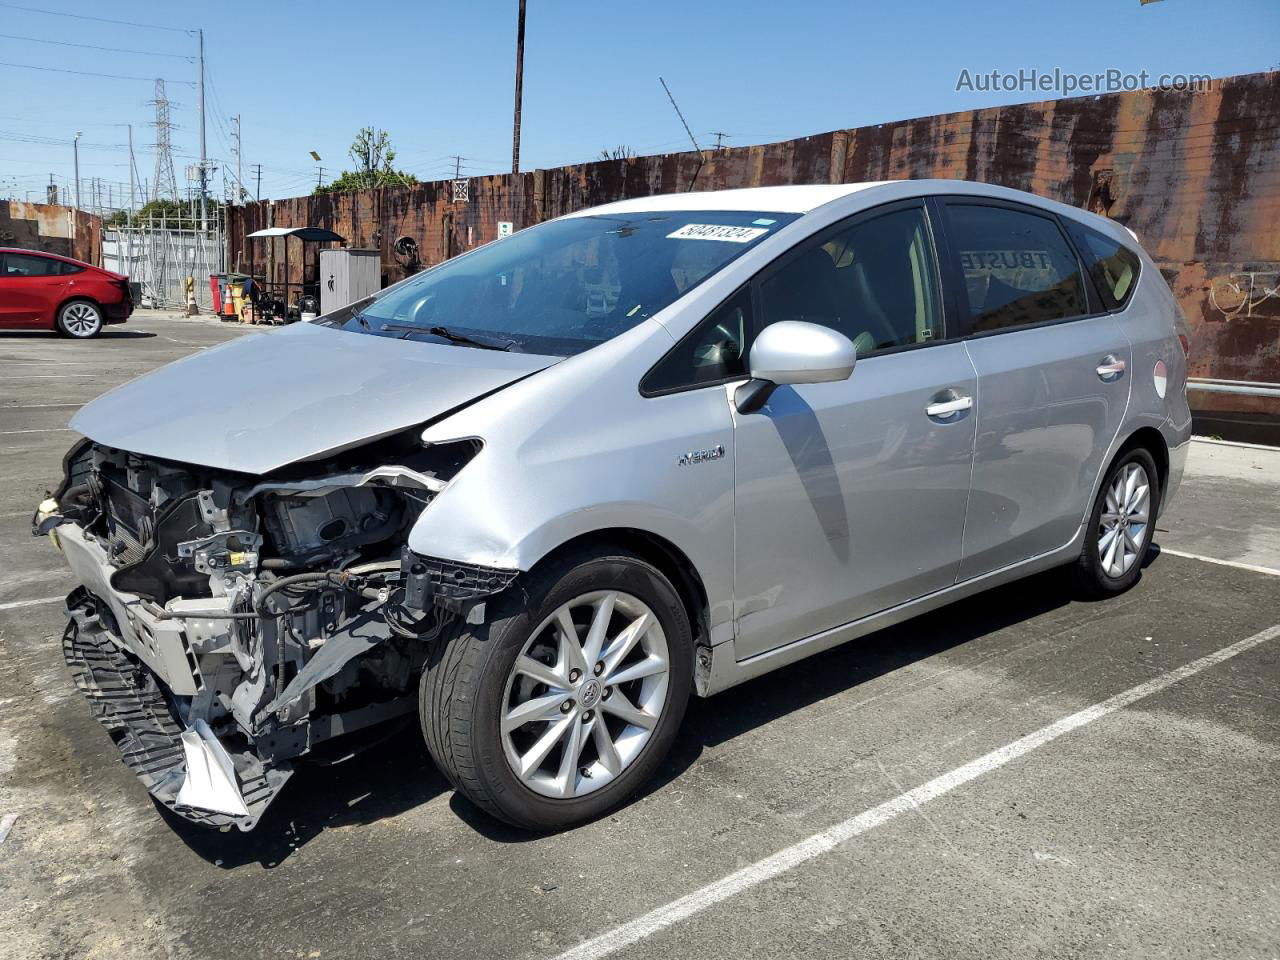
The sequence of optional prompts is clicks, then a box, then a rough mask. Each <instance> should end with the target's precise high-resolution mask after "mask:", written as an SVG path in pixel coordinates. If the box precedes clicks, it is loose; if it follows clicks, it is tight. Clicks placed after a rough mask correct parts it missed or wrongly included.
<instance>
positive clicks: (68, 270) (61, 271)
mask: <svg viewBox="0 0 1280 960" xmlns="http://www.w3.org/2000/svg"><path fill="white" fill-rule="evenodd" d="M54 263H55V264H57V273H58V276H60V277H66V276H70V275H71V274H73V273H80V272H82V271H83V270H84V267H82V266H80V264H78V263H67V262H66V261H65V260H55V261H54Z"/></svg>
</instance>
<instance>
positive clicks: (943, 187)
mask: <svg viewBox="0 0 1280 960" xmlns="http://www.w3.org/2000/svg"><path fill="white" fill-rule="evenodd" d="M864 191H872V192H874V193H876V194H877V195H879V197H880V198H883V200H885V201H886V202H888V201H892V200H902V199H909V198H914V197H928V196H938V197H949V196H957V195H959V196H975V197H989V198H992V199H997V200H1011V201H1014V202H1016V203H1022V204H1026V205H1029V206H1033V207H1039V208H1040V209H1042V210H1050V211H1053V212H1056V213H1058V214H1060V215H1062V216H1066V217H1070V218H1072V219H1074V220H1076V221H1079V222H1081V223H1084V224H1086V225H1088V226H1091V227H1093V228H1095V229H1097V230H1100V231H1102V232H1103V233H1107V234H1110V235H1111V236H1112V237H1113V238H1114V239H1116V240H1117V241H1119V242H1121V243H1125V244H1128V243H1130V242H1133V243H1137V244H1139V245H1141V241H1140V240H1139V238H1138V235H1137V234H1136V233H1134V231H1133V230H1131V229H1129V228H1128V227H1126V226H1124V225H1123V224H1121V223H1119V222H1118V221H1115V220H1111V219H1109V218H1107V217H1103V216H1099V215H1098V214H1095V213H1093V212H1092V211H1089V210H1085V209H1082V208H1080V207H1073V206H1069V205H1068V204H1065V203H1060V202H1059V201H1057V200H1051V199H1049V198H1048V197H1043V196H1040V195H1039V194H1034V193H1029V192H1027V191H1025V190H1016V189H1013V188H1011V187H1005V186H1001V185H1000V184H995V183H983V182H981V181H977V180H942V179H930V178H924V179H919V180H917V179H911V178H907V179H903V180H867V181H863V182H861V183H819V184H796V185H791V186H780V187H745V188H742V189H736V190H702V191H695V192H691V193H690V192H686V193H666V194H657V195H655V196H651V197H633V198H631V199H629V200H618V201H615V202H613V203H606V204H602V205H601V206H598V207H588V208H586V209H583V210H576V211H574V212H573V213H570V214H566V215H565V216H564V217H561V218H560V219H569V218H572V217H590V216H596V215H599V214H612V213H660V212H671V211H677V210H703V211H707V212H715V211H722V210H733V211H740V210H745V211H753V210H758V211H760V212H761V213H766V212H767V213H798V214H808V213H813V212H814V211H816V210H818V209H819V208H820V207H823V206H826V205H827V204H829V203H833V202H835V201H837V200H840V199H842V198H844V197H849V196H852V195H854V194H857V193H861V192H864ZM871 202H872V203H873V204H874V203H876V202H878V199H872V200H871Z"/></svg>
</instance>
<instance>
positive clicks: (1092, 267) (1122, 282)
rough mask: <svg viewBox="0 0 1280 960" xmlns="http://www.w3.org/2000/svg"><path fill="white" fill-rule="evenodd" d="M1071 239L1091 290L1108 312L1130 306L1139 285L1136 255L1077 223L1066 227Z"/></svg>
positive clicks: (1139, 264) (1138, 262) (1138, 265)
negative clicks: (1090, 283)
mask: <svg viewBox="0 0 1280 960" xmlns="http://www.w3.org/2000/svg"><path fill="white" fill-rule="evenodd" d="M1067 230H1068V231H1069V232H1070V234H1071V239H1073V240H1074V241H1075V242H1076V246H1077V247H1078V248H1079V249H1080V255H1081V256H1082V257H1084V261H1085V264H1086V265H1087V266H1088V268H1089V275H1090V276H1091V277H1093V283H1094V286H1096V287H1097V288H1098V292H1099V293H1100V294H1102V301H1103V302H1104V303H1105V304H1106V305H1107V308H1108V309H1109V310H1118V309H1120V308H1121V307H1123V306H1124V305H1125V304H1126V303H1128V302H1129V297H1130V296H1131V295H1132V294H1133V288H1134V287H1136V286H1137V285H1138V270H1139V269H1140V266H1141V261H1140V260H1139V259H1138V255H1137V254H1136V253H1134V252H1133V251H1132V250H1129V249H1127V248H1126V247H1124V246H1122V245H1121V244H1119V243H1117V242H1116V241H1115V240H1112V239H1111V238H1110V237H1108V236H1105V235H1104V234H1101V233H1099V232H1098V231H1097V230H1090V229H1089V228H1088V227H1086V226H1083V225H1082V224H1079V223H1070V222H1069V223H1068V224H1067Z"/></svg>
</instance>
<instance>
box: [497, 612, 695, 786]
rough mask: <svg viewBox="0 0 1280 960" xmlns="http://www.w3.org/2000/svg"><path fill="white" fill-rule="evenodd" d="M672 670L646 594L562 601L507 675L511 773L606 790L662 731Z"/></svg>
mask: <svg viewBox="0 0 1280 960" xmlns="http://www.w3.org/2000/svg"><path fill="white" fill-rule="evenodd" d="M670 670H671V658H670V654H669V651H668V648H667V638H666V635H665V634H664V633H663V630H662V626H661V624H660V623H659V622H658V618H657V617H656V616H655V615H654V613H653V611H652V610H651V609H650V608H649V607H648V605H647V604H645V603H644V602H643V601H641V600H640V599H638V598H637V597H634V596H632V595H630V594H627V593H623V592H621V591H616V590H608V591H596V592H592V593H588V594H584V595H582V596H580V597H577V598H575V599H573V600H570V601H569V602H568V603H565V604H562V605H561V606H560V607H558V608H557V609H556V610H555V611H554V612H553V613H552V614H551V615H550V616H549V617H547V618H546V619H545V620H543V622H542V623H541V624H539V625H538V628H537V629H536V630H534V631H533V633H532V634H531V636H530V638H529V640H528V642H526V643H525V645H524V648H523V649H522V650H521V651H520V655H519V656H518V657H516V660H515V663H514V664H513V665H512V668H511V673H510V676H509V677H508V678H507V685H506V690H505V692H504V694H503V699H502V706H501V710H502V715H501V717H500V721H499V724H500V729H501V735H502V747H503V752H504V754H505V755H506V758H507V762H508V763H509V764H510V766H511V769H512V770H513V771H514V772H515V774H516V776H517V777H518V778H519V779H520V781H521V782H522V783H524V785H525V786H527V787H528V788H529V789H530V790H533V791H534V792H536V793H539V794H542V795H543V796H547V797H557V798H563V799H571V798H574V797H580V796H583V795H585V794H588V793H591V792H592V791H595V790H598V789H600V788H601V787H603V786H604V785H605V784H607V783H609V782H611V781H612V780H614V779H616V778H617V777H618V776H619V775H621V774H622V772H623V771H624V770H626V769H627V767H629V766H630V765H631V764H632V763H633V762H634V761H635V759H636V758H637V757H638V756H639V755H640V753H641V751H643V749H644V747H645V744H647V743H648V742H649V739H650V737H652V735H653V732H654V730H655V728H656V727H657V726H658V721H659V720H660V718H661V716H662V711H663V709H664V708H665V707H666V700H667V686H668V681H669V679H670Z"/></svg>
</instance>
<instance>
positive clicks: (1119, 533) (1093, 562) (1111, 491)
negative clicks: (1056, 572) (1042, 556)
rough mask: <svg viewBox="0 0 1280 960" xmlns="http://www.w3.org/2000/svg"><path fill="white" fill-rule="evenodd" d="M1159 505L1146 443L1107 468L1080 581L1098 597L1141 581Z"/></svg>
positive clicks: (1088, 529) (1156, 478)
mask: <svg viewBox="0 0 1280 960" xmlns="http://www.w3.org/2000/svg"><path fill="white" fill-rule="evenodd" d="M1159 510H1160V477H1159V473H1158V471H1157V469H1156V464H1155V461H1154V460H1153V459H1152V458H1151V454H1150V453H1148V452H1147V451H1146V450H1144V449H1142V448H1141V447H1138V448H1135V449H1133V450H1130V451H1128V452H1127V453H1125V454H1124V455H1122V456H1121V457H1119V458H1118V459H1117V460H1116V462H1115V463H1113V464H1112V465H1111V469H1110V470H1108V471H1107V476H1106V478H1105V479H1104V480H1103V483H1102V487H1101V489H1099V491H1098V497H1097V501H1096V502H1095V503H1094V505H1093V510H1092V512H1091V513H1090V515H1089V523H1088V525H1087V526H1086V528H1085V543H1084V549H1083V550H1082V551H1081V553H1080V559H1079V561H1078V562H1077V564H1076V580H1077V583H1079V585H1080V587H1081V588H1082V590H1083V591H1084V592H1085V593H1086V594H1088V595H1090V596H1095V597H1105V596H1111V595H1113V594H1117V593H1123V592H1124V591H1125V590H1128V589H1129V588H1130V587H1131V586H1133V585H1134V583H1135V582H1136V581H1137V579H1138V577H1139V575H1140V574H1141V572H1142V561H1143V559H1144V558H1145V557H1146V555H1147V550H1148V549H1149V548H1150V546H1151V533H1152V530H1153V529H1154V528H1155V522H1156V515H1157V514H1158V513H1159Z"/></svg>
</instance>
